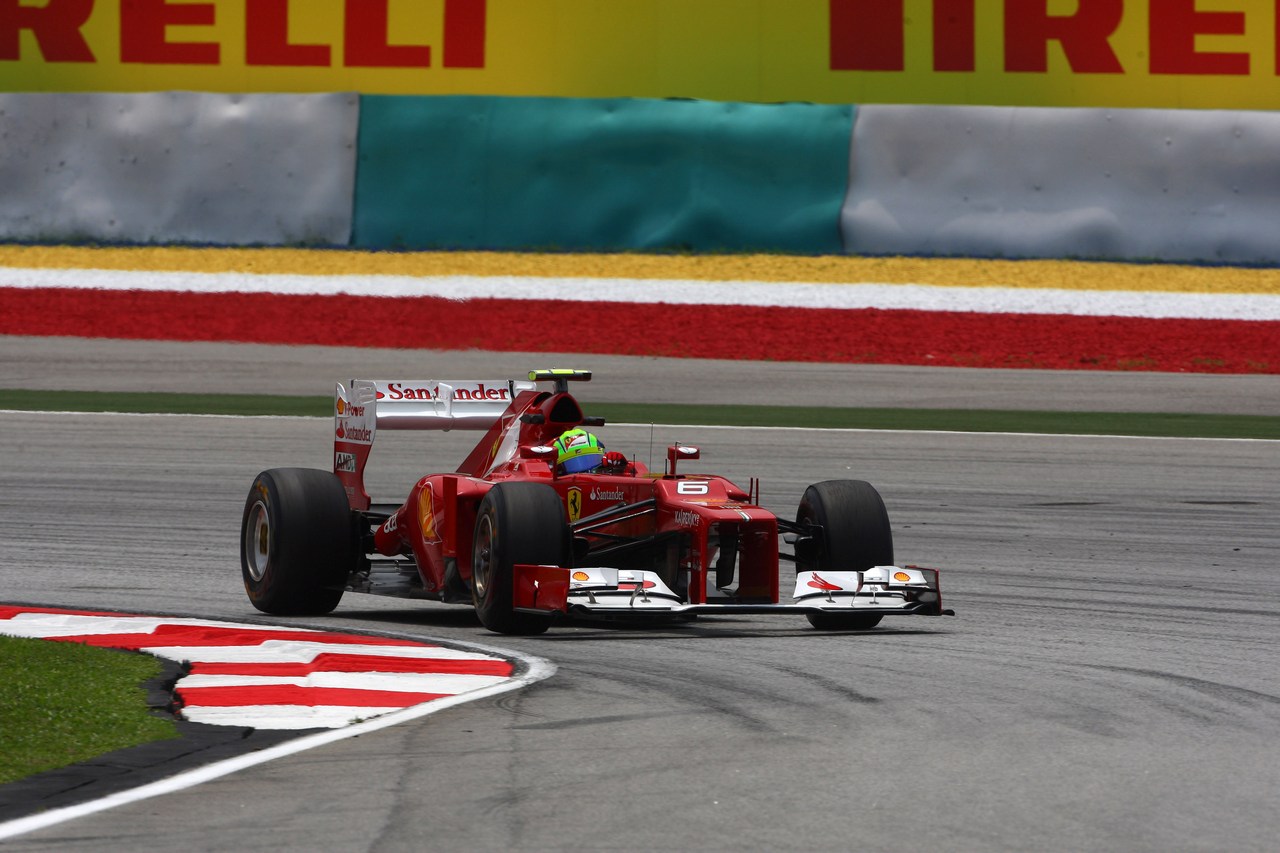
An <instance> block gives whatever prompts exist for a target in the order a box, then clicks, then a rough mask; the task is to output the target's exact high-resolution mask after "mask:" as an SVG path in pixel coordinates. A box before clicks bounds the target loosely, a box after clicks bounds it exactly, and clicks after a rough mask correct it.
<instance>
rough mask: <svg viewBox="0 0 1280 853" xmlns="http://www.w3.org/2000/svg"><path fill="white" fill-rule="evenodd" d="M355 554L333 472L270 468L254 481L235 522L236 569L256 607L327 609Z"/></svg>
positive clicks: (286, 612)
mask: <svg viewBox="0 0 1280 853" xmlns="http://www.w3.org/2000/svg"><path fill="white" fill-rule="evenodd" d="M356 552H357V545H356V536H355V527H354V526H353V523H352V516H351V509H350V506H349V505H348V503H347V495H346V492H345V491H344V489H343V487H342V483H341V481H339V480H338V478H337V477H336V476H334V475H333V474H331V473H330V472H328V471H317V470H313V469H311V468H272V469H271V470H269V471H263V472H262V473H261V474H259V475H258V477H257V479H255V480H254V481H253V486H252V487H251V488H250V489H249V496H248V498H246V499H245V503H244V514H243V515H242V517H241V522H240V570H241V574H242V575H243V576H244V589H245V592H246V593H248V595H249V601H250V602H252V603H253V606H254V607H256V608H258V609H259V610H261V611H262V612H263V613H271V614H273V615H277V616H318V615H321V614H324V613H329V612H330V611H332V610H333V609H334V608H335V607H337V606H338V602H339V601H340V600H342V593H343V587H344V584H345V583H346V579H347V575H348V574H349V573H350V571H351V569H352V568H353V567H354V566H355V564H356V560H357V553H356Z"/></svg>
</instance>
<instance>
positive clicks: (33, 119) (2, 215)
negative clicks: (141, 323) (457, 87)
mask: <svg viewBox="0 0 1280 853" xmlns="http://www.w3.org/2000/svg"><path fill="white" fill-rule="evenodd" d="M358 119H359V98H358V96H357V95H354V94H345V93H338V94H322V95H270V94H262V95H221V94H210V93H199V92H155V93H143V94H23V93H18V94H14V93H7V94H0V239H10V240H50V241H79V240H104V241H121V242H131V243H168V242H196V243H204V242H209V243H223V244H231V245H251V244H257V243H263V244H293V243H320V244H336V245H345V244H346V243H347V242H348V241H349V240H350V236H351V215H352V212H351V199H352V194H353V192H354V184H355V143H356V132H357V127H358Z"/></svg>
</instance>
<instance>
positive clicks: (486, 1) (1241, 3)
mask: <svg viewBox="0 0 1280 853" xmlns="http://www.w3.org/2000/svg"><path fill="white" fill-rule="evenodd" d="M1277 5H1278V3H1277V0H0V89H2V90H5V91H112V92H129V91H157V90H170V89H190V90H197V91H210V92H327V91H358V92H365V93H382V94H423V95H436V94H470V95H526V96H553V97H555V96H560V97H647V98H670V97H681V98H701V99H709V100H721V101H757V102H774V101H815V102H826V103H903V104H907V103H934V104H993V105H1031V106H1115V107H1189V108H1201V109H1262V110H1268V109H1275V108H1276V107H1277V106H1280V67H1278V64H1277V48H1276V43H1277V40H1278V39H1280V24H1278V23H1277Z"/></svg>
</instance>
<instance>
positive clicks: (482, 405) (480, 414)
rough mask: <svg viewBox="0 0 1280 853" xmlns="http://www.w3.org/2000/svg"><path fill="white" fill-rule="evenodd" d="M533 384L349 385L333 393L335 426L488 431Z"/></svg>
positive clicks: (449, 381) (360, 432) (402, 382)
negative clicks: (337, 420)
mask: <svg viewBox="0 0 1280 853" xmlns="http://www.w3.org/2000/svg"><path fill="white" fill-rule="evenodd" d="M536 387H537V386H536V385H535V384H534V383H532V382H528V381H522V380H511V379H483V380H476V379H397V380H370V379H353V380H351V389H350V391H347V389H345V388H344V387H343V386H342V384H341V383H339V384H338V387H337V390H336V393H335V405H336V407H337V416H338V419H339V422H340V423H339V425H340V426H341V425H342V422H343V421H345V422H346V424H347V425H349V426H350V427H352V428H353V431H354V432H355V434H356V435H363V431H365V430H367V431H368V433H369V434H370V440H372V433H373V431H374V430H375V429H404V430H430V429H440V430H450V429H476V430H483V429H488V428H489V427H490V426H492V425H493V422H494V421H495V420H497V419H498V416H499V415H501V414H502V413H503V412H504V411H506V409H507V406H509V405H510V404H511V401H512V400H514V399H515V398H516V396H517V395H518V394H519V393H520V392H521V391H532V390H535V389H536Z"/></svg>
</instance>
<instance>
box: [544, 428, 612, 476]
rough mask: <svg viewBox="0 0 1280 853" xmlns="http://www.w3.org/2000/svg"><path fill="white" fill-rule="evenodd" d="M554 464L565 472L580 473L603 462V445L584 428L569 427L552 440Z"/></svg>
mask: <svg viewBox="0 0 1280 853" xmlns="http://www.w3.org/2000/svg"><path fill="white" fill-rule="evenodd" d="M551 446H552V447H554V448H555V449H556V464H557V465H558V466H559V467H560V470H561V471H563V472H564V473H566V474H580V473H582V472H583V471H590V470H591V469H592V468H597V467H599V466H600V464H601V463H602V462H604V445H603V444H601V443H600V439H598V438H596V437H595V436H594V435H592V434H591V433H589V432H587V431H586V430H585V429H571V430H569V431H567V432H565V433H564V434H562V435H561V436H560V437H559V438H557V439H556V440H555V441H554V442H552V445H551Z"/></svg>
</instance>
